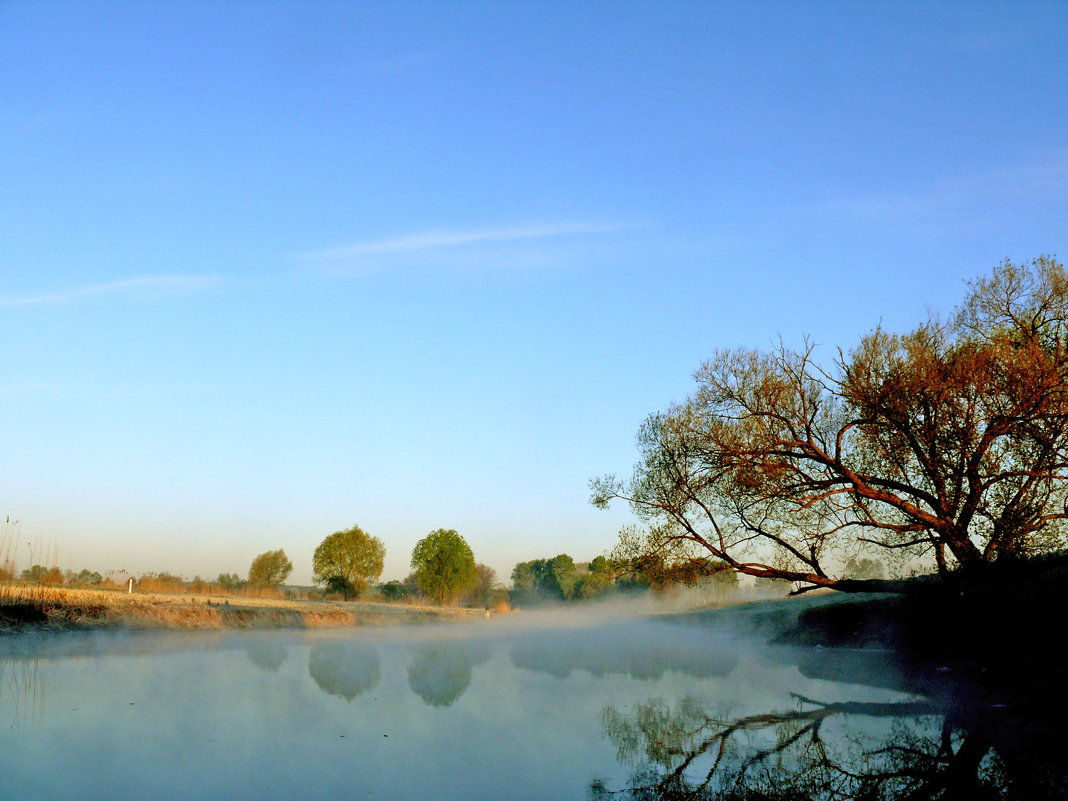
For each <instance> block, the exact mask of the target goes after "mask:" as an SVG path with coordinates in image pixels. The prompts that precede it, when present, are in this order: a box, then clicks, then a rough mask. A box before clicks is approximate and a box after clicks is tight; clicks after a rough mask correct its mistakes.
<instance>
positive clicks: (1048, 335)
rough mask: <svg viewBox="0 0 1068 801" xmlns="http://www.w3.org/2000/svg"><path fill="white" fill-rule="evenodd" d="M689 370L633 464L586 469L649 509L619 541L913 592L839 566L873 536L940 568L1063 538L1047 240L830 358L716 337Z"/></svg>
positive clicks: (629, 551) (1065, 454)
mask: <svg viewBox="0 0 1068 801" xmlns="http://www.w3.org/2000/svg"><path fill="white" fill-rule="evenodd" d="M695 379H696V382H697V390H696V392H695V393H694V394H693V395H692V396H690V397H689V398H688V399H686V400H685V401H684V402H682V403H679V404H676V405H674V406H672V407H670V408H669V409H668V410H667V411H665V412H663V413H660V414H654V415H652V416H651V417H649V418H648V419H647V420H646V422H645V424H644V425H643V426H642V428H641V430H640V432H639V436H638V443H639V449H640V459H639V462H638V465H637V467H636V469H635V472H634V477H633V478H632V479H631V480H630V481H620V480H617V479H616V478H614V477H612V476H606V477H604V478H602V479H598V480H596V481H594V482H593V484H592V489H593V496H592V500H593V502H594V504H595V505H598V506H605V505H607V504H609V503H610V502H611V501H612V500H613V499H616V498H619V499H624V500H626V501H627V502H629V503H630V505H631V507H632V508H633V509H634V510H635V512H636V513H637V514H638V515H639V516H640V517H642V518H643V519H644V520H645V521H646V523H647V525H648V528H647V530H646V533H645V535H644V536H641V537H635V536H632V535H631V534H627V533H625V534H624V536H623V537H622V539H621V543H620V545H621V549H622V551H623V555H624V556H626V557H628V558H641V557H643V556H651V555H656V554H663V555H665V558H666V563H667V564H670V565H673V566H674V565H677V564H679V563H680V562H685V561H689V562H692V563H693V564H694V567H695V568H696V569H698V570H702V569H705V568H706V567H707V568H711V566H712V562H713V561H715V562H717V563H719V562H722V563H726V565H727V566H728V567H729V568H730V569H732V570H735V571H737V572H739V573H743V574H747V575H750V576H754V577H757V578H780V579H786V580H787V581H791V582H796V583H797V584H798V586H799V589H798V590H797V591H798V592H803V591H806V590H809V589H815V588H817V587H828V588H832V589H836V590H841V591H845V592H864V591H872V590H875V591H902V590H903V587H902V585H901V583H900V582H894V581H887V580H884V579H876V578H859V577H857V576H852V575H848V574H846V575H836V573H837V571H836V570H835V569H834V568H833V566H832V565H836V564H840V563H841V557H842V556H843V554H846V553H851V552H855V551H856V550H857V548H858V546H860V545H861V544H863V545H864V546H866V547H871V548H882V549H885V552H886V553H888V554H901V555H903V556H904V557H921V558H930V559H931V560H932V562H933V563H934V564H935V565H936V566H937V568H938V571H939V573H940V574H941V575H942V576H944V577H948V576H949V575H950V574H951V572H952V571H953V570H954V569H955V568H960V569H962V570H964V571H965V572H975V571H977V570H979V569H981V568H982V567H983V566H985V565H988V564H990V563H993V562H997V561H1001V560H1006V559H1008V560H1012V559H1017V558H1020V557H1026V556H1029V555H1033V554H1040V553H1043V552H1051V551H1054V550H1056V549H1058V548H1061V547H1063V546H1064V544H1065V525H1066V524H1065V521H1066V520H1068V391H1066V389H1065V388H1066V387H1068V275H1066V274H1065V271H1064V268H1063V266H1062V265H1060V264H1059V263H1057V262H1056V261H1054V260H1053V259H1049V258H1039V259H1036V260H1034V261H1033V262H1031V263H1030V264H1025V265H1015V264H1012V263H1011V262H1008V261H1006V262H1004V263H1003V264H1002V265H1000V266H999V267H998V268H997V269H995V270H994V272H993V273H992V275H990V276H989V277H987V278H980V279H978V280H976V281H974V282H971V284H970V292H969V294H968V295H967V297H966V298H965V300H964V303H963V304H962V305H961V306H960V307H959V308H958V309H957V310H956V312H955V313H954V314H953V315H952V316H951V317H950V318H949V319H948V320H942V319H940V318H938V317H937V316H934V315H932V316H931V317H930V319H928V321H927V322H925V323H924V324H923V325H921V326H920V327H919V328H917V329H916V330H914V331H911V332H908V333H905V334H893V333H890V332H887V331H884V330H882V329H881V328H876V329H875V330H874V331H873V332H872V333H870V334H868V335H867V336H865V337H863V338H861V340H860V342H859V343H858V345H857V346H856V347H855V348H854V349H853V350H852V351H850V352H848V353H845V352H839V354H838V358H837V359H836V360H833V361H832V362H831V363H824V364H820V363H818V362H817V359H816V353H815V347H814V346H813V345H811V343H808V342H805V344H804V345H803V346H802V347H801V348H799V349H791V348H788V347H787V346H786V345H785V344H783V343H780V344H779V346H778V347H775V348H773V349H771V350H770V351H762V350H752V349H732V350H722V351H719V352H717V353H716V354H715V355H714V356H713V357H712V358H711V359H710V360H709V361H708V362H706V363H705V364H704V365H703V366H702V367H701V368H700V369H699V370H698V371H697V372H696V374H695ZM858 566H859V565H858Z"/></svg>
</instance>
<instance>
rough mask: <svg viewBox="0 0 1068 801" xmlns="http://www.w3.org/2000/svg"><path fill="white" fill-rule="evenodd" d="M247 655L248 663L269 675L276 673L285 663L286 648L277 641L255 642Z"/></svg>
mask: <svg viewBox="0 0 1068 801" xmlns="http://www.w3.org/2000/svg"><path fill="white" fill-rule="evenodd" d="M247 653H248V661H249V662H251V663H252V664H254V665H255V666H256V667H258V668H260V669H261V670H266V671H269V672H271V673H277V672H278V671H279V669H280V668H281V667H282V665H283V664H285V661H286V647H285V646H284V645H283V644H282V643H280V642H278V641H277V640H263V641H260V642H255V643H253V644H252V645H250V646H249V647H248V651H247Z"/></svg>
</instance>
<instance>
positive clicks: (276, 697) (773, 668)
mask: <svg viewBox="0 0 1068 801" xmlns="http://www.w3.org/2000/svg"><path fill="white" fill-rule="evenodd" d="M51 642H52V643H55V642H62V641H61V640H60V641H57V640H54V639H53V640H52V641H51ZM91 642H92V647H86V648H82V649H81V650H82V653H83V654H85V655H82V656H78V657H74V658H62V657H60V656H59V655H58V654H57V653H56V652H55V650H54V646H51V650H44V651H42V652H41V653H42V654H44V655H41V654H38V655H37V657H36V659H37V661H38V662H39V663H46V664H47V665H48V670H47V671H46V673H47V676H48V686H47V687H45V688H37V689H36V690H35V691H38V692H41V693H44V694H45V695H44V697H45V698H46V700H47V703H46V704H45V705H44V708H43V709H40V710H38V714H36V715H34V716H31V717H28V718H26V719H24V720H22V722H21V723H20V724H19V725H17V726H13V725H11V724H12V723H13V722H14V720H13V719H14V717H16V716H17V714H18V705H19V704H22V706H23V708H24V707H25V704H26V699H25V697H23V692H24V691H23V690H18V691H17V692H16V689H17V688H16V687H15V686H14V685H12V684H10V683H8V682H5V683H4V685H3V686H2V688H0V693H2V694H0V724H3V725H2V727H0V776H2V777H3V778H2V786H0V796H5V797H14V796H29V795H31V794H32V795H34V796H36V797H40V798H57V799H58V798H79V799H82V798H84V799H91V798H108V799H113V798H123V797H128V798H157V799H167V798H175V799H190V798H250V799H252V798H311V797H315V798H354V797H355V798H437V799H452V798H456V799H470V798H494V799H497V798H512V799H519V798H539V799H540V798H550V797H551V798H559V799H568V798H574V799H581V798H585V797H586V795H587V791H588V787H589V783H590V781H591V779H593V778H594V777H598V776H599V777H604V778H606V779H608V780H610V781H612V782H614V783H616V784H620V783H622V782H623V781H624V780H625V777H626V775H627V771H628V768H627V766H625V765H620V764H618V763H617V761H616V758H615V757H616V749H615V747H614V746H613V745H612V744H611V743H610V742H608V741H607V740H606V738H605V737H604V735H603V731H602V725H601V721H602V711H603V710H604V709H605V707H608V706H612V707H615V708H617V709H620V710H624V711H625V710H627V709H631V708H634V707H636V706H637V705H638V704H641V703H645V702H647V701H648V700H649V699H650V698H661V699H663V700H664V701H665V702H666V703H668V704H675V703H677V702H678V701H680V700H681V699H683V698H685V697H697V698H700V699H704V700H706V701H707V702H708V703H710V704H713V705H715V706H717V707H729V708H731V709H732V710H735V711H736V712H739V713H742V712H745V711H747V710H750V711H760V710H767V709H770V708H781V707H783V706H789V705H790V703H791V702H790V699H789V693H790V692H798V693H802V694H805V695H808V696H810V697H816V698H821V697H822V698H825V699H829V700H838V701H843V700H852V699H858V700H859V699H875V700H886V699H890V698H896V697H899V696H897V695H896V694H894V693H891V692H889V691H883V690H869V689H865V688H863V687H860V686H855V685H842V684H832V683H830V682H826V681H820V680H815V679H809V678H805V677H803V676H802V675H801V674H800V673H799V672H798V669H797V667H796V666H793V665H790V664H786V663H775V662H773V661H769V660H767V659H765V658H763V657H760V656H758V653H757V651H755V650H754V651H751V650H749V649H748V648H744V647H739V646H738V645H737V643H736V642H733V641H731V640H728V639H727V638H726V637H725V636H723V637H721V636H719V635H717V634H716V633H715V632H713V631H710V630H708V629H705V628H697V627H674V626H666V625H665V624H649V623H631V624H628V625H627V626H619V625H615V626H602V627H599V628H595V629H591V630H586V631H582V632H575V631H574V630H572V631H570V632H568V633H566V634H564V635H562V638H561V639H558V638H556V637H555V636H553V635H551V634H550V633H548V632H546V631H527V632H522V631H516V630H508V629H503V628H500V627H498V626H496V625H495V624H485V625H482V626H478V627H470V628H468V627H466V626H459V625H453V626H448V627H443V628H442V627H426V628H419V629H411V630H404V631H396V630H394V631H386V630H356V631H352V630H350V631H344V632H341V631H331V632H311V633H295V632H258V633H253V634H232V635H223V636H219V635H207V636H204V637H203V638H202V639H199V640H198V639H196V638H188V637H186V638H184V639H182V640H177V639H168V638H167V637H160V636H156V635H150V636H145V637H142V638H135V637H125V638H116V637H109V636H107V635H100V636H99V637H97V638H96V639H94V640H92V641H91ZM174 643H179V645H178V646H176V645H174ZM2 647H3V646H2V644H0V648H2ZM610 654H618V655H619V658H618V659H613V658H609V656H608V655H610ZM702 654H706V655H708V656H709V660H708V663H707V664H708V669H705V668H703V667H702V661H701V655H702ZM0 664H2V667H0V678H6V677H10V676H12V675H14V673H17V672H18V670H20V669H21V670H23V672H24V670H25V669H24V668H20V667H19V666H20V665H22V666H25V665H27V664H29V657H28V656H27V655H26V654H25V653H23V654H21V655H20V656H18V657H10V656H5V655H4V651H3V650H0Z"/></svg>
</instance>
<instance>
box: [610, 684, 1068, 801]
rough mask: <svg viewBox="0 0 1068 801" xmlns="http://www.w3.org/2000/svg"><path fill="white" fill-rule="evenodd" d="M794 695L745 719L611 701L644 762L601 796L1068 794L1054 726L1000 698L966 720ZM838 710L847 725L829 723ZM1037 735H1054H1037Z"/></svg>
mask: <svg viewBox="0 0 1068 801" xmlns="http://www.w3.org/2000/svg"><path fill="white" fill-rule="evenodd" d="M794 698H795V701H796V703H797V708H796V709H791V710H785V711H779V712H769V713H764V714H755V715H749V716H745V717H735V718H731V717H728V716H724V715H714V714H709V713H708V712H707V711H706V710H705V709H704V708H703V707H702V705H701V704H700V703H698V702H696V701H693V700H686V701H683V702H682V703H680V704H679V705H678V706H677V707H675V708H674V709H672V708H670V707H668V706H667V705H666V704H665V703H664V702H662V701H660V700H656V699H654V700H651V701H650V702H649V703H647V704H643V705H641V706H639V708H638V710H637V711H636V712H635V713H634V714H633V715H629V716H628V715H624V714H622V713H621V712H619V711H618V710H616V709H615V708H611V707H610V708H608V709H606V710H605V711H604V714H603V726H604V732H605V734H606V736H607V737H608V739H609V740H610V741H611V742H612V743H613V744H614V745H615V746H616V748H617V757H618V759H619V760H620V762H622V763H624V764H627V765H632V766H634V767H635V771H634V773H633V774H632V776H631V778H630V781H629V783H628V785H627V787H626V788H624V789H619V790H612V789H610V788H609V787H608V786H606V784H605V783H604V782H603V781H600V780H598V781H594V782H593V783H592V785H591V788H590V794H591V797H592V798H593V799H597V800H602V799H608V798H623V799H642V801H652V799H671V800H672V801H683V799H693V801H697V799H724V801H743V800H744V801H757V799H797V800H798V801H800V799H827V800H828V801H839V800H841V801H845V800H846V799H864V800H867V799H871V801H875V800H876V799H879V800H880V801H882V800H883V799H887V800H889V799H916V800H917V801H919V799H943V800H944V801H949V799H980V800H981V799H987V798H989V799H994V798H997V799H1016V798H1019V799H1024V798H1027V799H1032V798H1048V799H1053V798H1064V797H1065V790H1066V785H1065V777H1064V771H1063V767H1062V766H1060V765H1059V757H1058V756H1057V755H1056V753H1055V751H1054V752H1051V750H1050V747H1049V742H1048V736H1047V733H1046V732H1041V733H1040V732H1035V731H1033V730H1029V731H1028V732H1027V733H1025V732H1023V731H1022V730H1021V729H1020V728H1019V727H1018V726H1017V725H1016V724H1015V723H1014V722H1013V720H1012V719H1011V718H1010V717H1009V713H1008V712H1007V710H1004V709H996V708H990V707H988V708H986V709H984V710H982V712H981V714H978V715H976V714H974V713H972V714H968V715H967V717H965V716H964V715H963V714H961V713H959V712H946V710H945V708H944V707H942V706H939V705H937V704H935V703H934V702H930V701H912V702H899V703H861V702H845V703H820V702H818V701H814V700H812V699H809V698H804V697H802V696H794ZM832 719H838V721H839V722H840V723H842V724H844V725H842V726H835V727H832V728H833V731H830V732H828V731H827V724H828V721H830V720H832ZM862 719H863V722H861V721H862ZM873 719H883V721H882V723H883V725H872V722H873ZM875 722H876V723H878V720H875ZM849 723H857V724H858V725H855V726H851V725H849ZM1036 734H1037V735H1038V736H1039V737H1040V738H1042V744H1038V743H1037V742H1036V741H1035V739H1034V738H1035V735H1036ZM1054 742H1055V741H1054ZM1030 746H1037V748H1031V747H1030ZM1054 748H1055V750H1059V749H1056V747H1054ZM1037 752H1042V753H1043V754H1044V756H1040V755H1039V754H1038V753H1037ZM1051 754H1052V755H1051ZM1051 760H1052V761H1051Z"/></svg>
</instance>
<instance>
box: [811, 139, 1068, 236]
mask: <svg viewBox="0 0 1068 801" xmlns="http://www.w3.org/2000/svg"><path fill="white" fill-rule="evenodd" d="M1065 197H1068V152H1059V153H1055V154H1053V155H1051V156H1050V157H1048V158H1047V159H1045V160H1044V161H1041V162H1037V161H1036V162H1032V163H1030V164H1018V165H1012V166H1003V167H998V168H993V169H986V170H982V171H979V172H975V173H973V174H971V175H963V176H956V177H952V178H944V179H941V180H935V181H932V182H930V183H929V184H927V185H926V186H921V187H917V188H915V189H914V190H913V191H906V192H887V193H878V194H872V195H869V196H867V197H859V198H851V199H846V200H840V201H836V202H831V203H827V204H822V206H823V207H824V208H826V209H830V210H832V211H838V212H843V213H846V214H849V215H850V216H855V217H859V218H864V219H869V220H879V221H888V220H918V219H935V218H940V217H942V216H943V215H952V214H961V213H969V214H972V215H974V214H976V213H980V210H981V209H983V208H986V207H988V205H989V204H991V203H993V204H994V206H993V208H995V209H1001V208H1003V205H1004V203H1005V202H1006V201H1035V200H1044V199H1049V198H1065ZM990 213H995V212H990Z"/></svg>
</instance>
